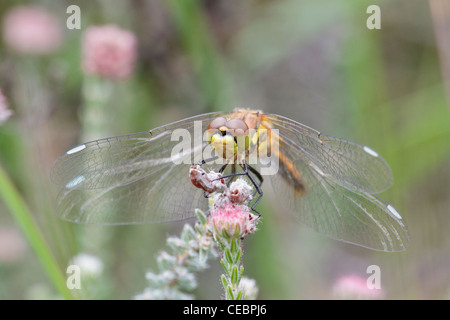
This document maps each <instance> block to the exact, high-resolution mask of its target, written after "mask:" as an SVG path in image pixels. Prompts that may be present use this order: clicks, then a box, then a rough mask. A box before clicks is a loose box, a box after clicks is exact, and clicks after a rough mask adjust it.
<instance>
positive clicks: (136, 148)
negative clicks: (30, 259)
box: [51, 113, 223, 224]
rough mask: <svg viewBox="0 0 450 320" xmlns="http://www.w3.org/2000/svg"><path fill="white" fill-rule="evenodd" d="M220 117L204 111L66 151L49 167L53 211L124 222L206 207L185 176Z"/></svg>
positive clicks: (174, 216)
mask: <svg viewBox="0 0 450 320" xmlns="http://www.w3.org/2000/svg"><path fill="white" fill-rule="evenodd" d="M220 115H223V114H222V113H210V114H203V115H201V116H196V117H192V118H188V119H184V120H181V121H178V122H174V123H172V124H169V125H166V126H163V127H159V128H156V129H154V130H151V131H150V132H145V133H138V134H132V135H127V136H120V137H113V138H106V139H101V140H97V141H93V142H89V143H86V144H82V145H80V146H78V147H75V148H73V149H71V150H69V151H68V152H66V153H65V154H63V155H62V156H61V157H60V158H58V159H57V160H56V162H55V164H54V166H53V168H52V174H51V177H52V180H53V181H54V182H55V183H57V184H59V185H60V186H61V187H62V188H61V191H60V193H59V195H58V199H57V211H58V214H59V215H60V216H61V218H63V219H66V220H70V221H73V222H79V223H94V224H127V223H147V222H163V221H173V220H182V219H185V218H188V217H191V216H192V215H193V214H194V211H193V210H194V209H195V208H197V207H198V208H200V209H207V204H208V201H207V199H204V197H203V192H202V191H201V190H199V189H197V190H196V188H195V187H194V186H193V185H192V183H191V182H190V180H189V167H190V164H191V163H192V162H195V161H200V160H201V159H202V158H203V150H204V148H205V147H206V146H207V143H206V142H204V141H202V138H203V132H204V130H205V129H206V127H207V125H208V124H209V122H210V121H211V120H212V119H214V118H216V117H218V116H220ZM196 121H199V122H196ZM177 130H178V131H177ZM184 138H188V140H186V141H184V144H182V143H183V139H184ZM186 143H187V144H186ZM198 151H199V152H198ZM195 157H198V158H199V159H196V158H195Z"/></svg>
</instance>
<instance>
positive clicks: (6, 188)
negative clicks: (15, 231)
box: [0, 166, 73, 299]
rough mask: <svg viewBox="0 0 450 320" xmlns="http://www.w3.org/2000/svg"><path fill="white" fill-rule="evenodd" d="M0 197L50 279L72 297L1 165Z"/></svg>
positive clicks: (24, 205)
mask: <svg viewBox="0 0 450 320" xmlns="http://www.w3.org/2000/svg"><path fill="white" fill-rule="evenodd" d="M0 198H2V199H3V202H4V203H5V205H6V207H7V208H8V209H9V211H10V212H11V214H12V216H13V218H14V219H15V220H16V222H17V223H18V225H19V227H20V229H21V230H22V232H23V233H24V235H25V236H26V238H27V240H28V242H29V243H30V245H31V247H32V248H33V250H34V252H35V253H36V255H37V257H38V259H39V260H40V262H41V264H42V266H43V268H44V270H45V271H46V273H47V275H48V277H49V278H50V281H51V282H52V283H53V285H54V286H55V288H56V289H57V290H58V291H59V293H60V294H61V296H62V297H64V298H65V299H72V298H73V297H72V295H71V293H70V291H69V289H68V288H67V286H66V280H65V278H64V275H63V274H62V272H61V270H60V269H59V266H58V264H57V263H56V261H55V258H54V257H53V255H52V253H51V252H50V249H49V247H48V246H47V244H46V242H45V240H44V237H43V236H42V234H41V232H40V231H39V227H38V226H37V224H36V223H35V221H34V220H33V218H32V215H31V213H30V211H29V210H28V208H27V206H26V204H25V202H24V200H23V199H22V197H21V196H20V194H19V192H18V191H17V190H16V188H15V187H14V185H13V183H12V181H11V180H10V179H9V177H8V175H7V173H6V172H5V171H4V169H3V167H1V166H0Z"/></svg>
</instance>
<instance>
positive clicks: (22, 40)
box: [3, 5, 62, 55]
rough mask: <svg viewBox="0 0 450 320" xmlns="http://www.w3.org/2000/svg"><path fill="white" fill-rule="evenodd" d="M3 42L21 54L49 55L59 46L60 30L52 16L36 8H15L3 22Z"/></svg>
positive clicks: (60, 39)
mask: <svg viewBox="0 0 450 320" xmlns="http://www.w3.org/2000/svg"><path fill="white" fill-rule="evenodd" d="M3 40H4V41H5V43H6V44H7V45H8V46H9V47H10V48H11V49H13V50H15V51H17V52H18V53H22V54H37V55H39V54H49V53H52V52H54V51H55V50H56V49H57V48H58V47H59V46H60V44H61V41H62V29H61V27H60V25H59V23H58V21H57V20H56V19H55V17H54V16H53V15H51V14H50V13H48V12H47V11H45V10H44V9H42V8H40V7H37V6H32V5H29V6H17V7H14V8H13V9H11V10H10V11H8V12H7V14H6V17H5V18H4V20H3Z"/></svg>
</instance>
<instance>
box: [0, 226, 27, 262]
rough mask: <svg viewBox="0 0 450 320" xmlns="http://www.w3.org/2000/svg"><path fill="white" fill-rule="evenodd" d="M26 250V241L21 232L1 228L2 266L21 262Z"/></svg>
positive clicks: (0, 250)
mask: <svg viewBox="0 0 450 320" xmlns="http://www.w3.org/2000/svg"><path fill="white" fill-rule="evenodd" d="M26 249H27V247H26V243H25V240H24V239H23V237H22V235H21V234H20V232H19V231H17V230H15V229H11V228H0V264H1V263H5V262H13V261H17V260H19V259H20V258H22V257H23V255H24V254H25V251H26Z"/></svg>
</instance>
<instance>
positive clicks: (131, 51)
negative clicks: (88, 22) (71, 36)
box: [82, 25, 137, 80]
mask: <svg viewBox="0 0 450 320" xmlns="http://www.w3.org/2000/svg"><path fill="white" fill-rule="evenodd" d="M136 51H137V39H136V36H135V35H134V34H133V33H132V32H130V31H127V30H123V29H121V28H119V27H118V26H115V25H106V26H93V27H89V28H88V29H86V31H85V33H84V35H83V61H82V67H83V70H84V72H85V73H86V74H90V75H96V76H101V77H105V78H108V79H113V80H115V79H124V78H127V77H128V76H130V75H131V73H132V72H133V68H134V63H135V60H136Z"/></svg>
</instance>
